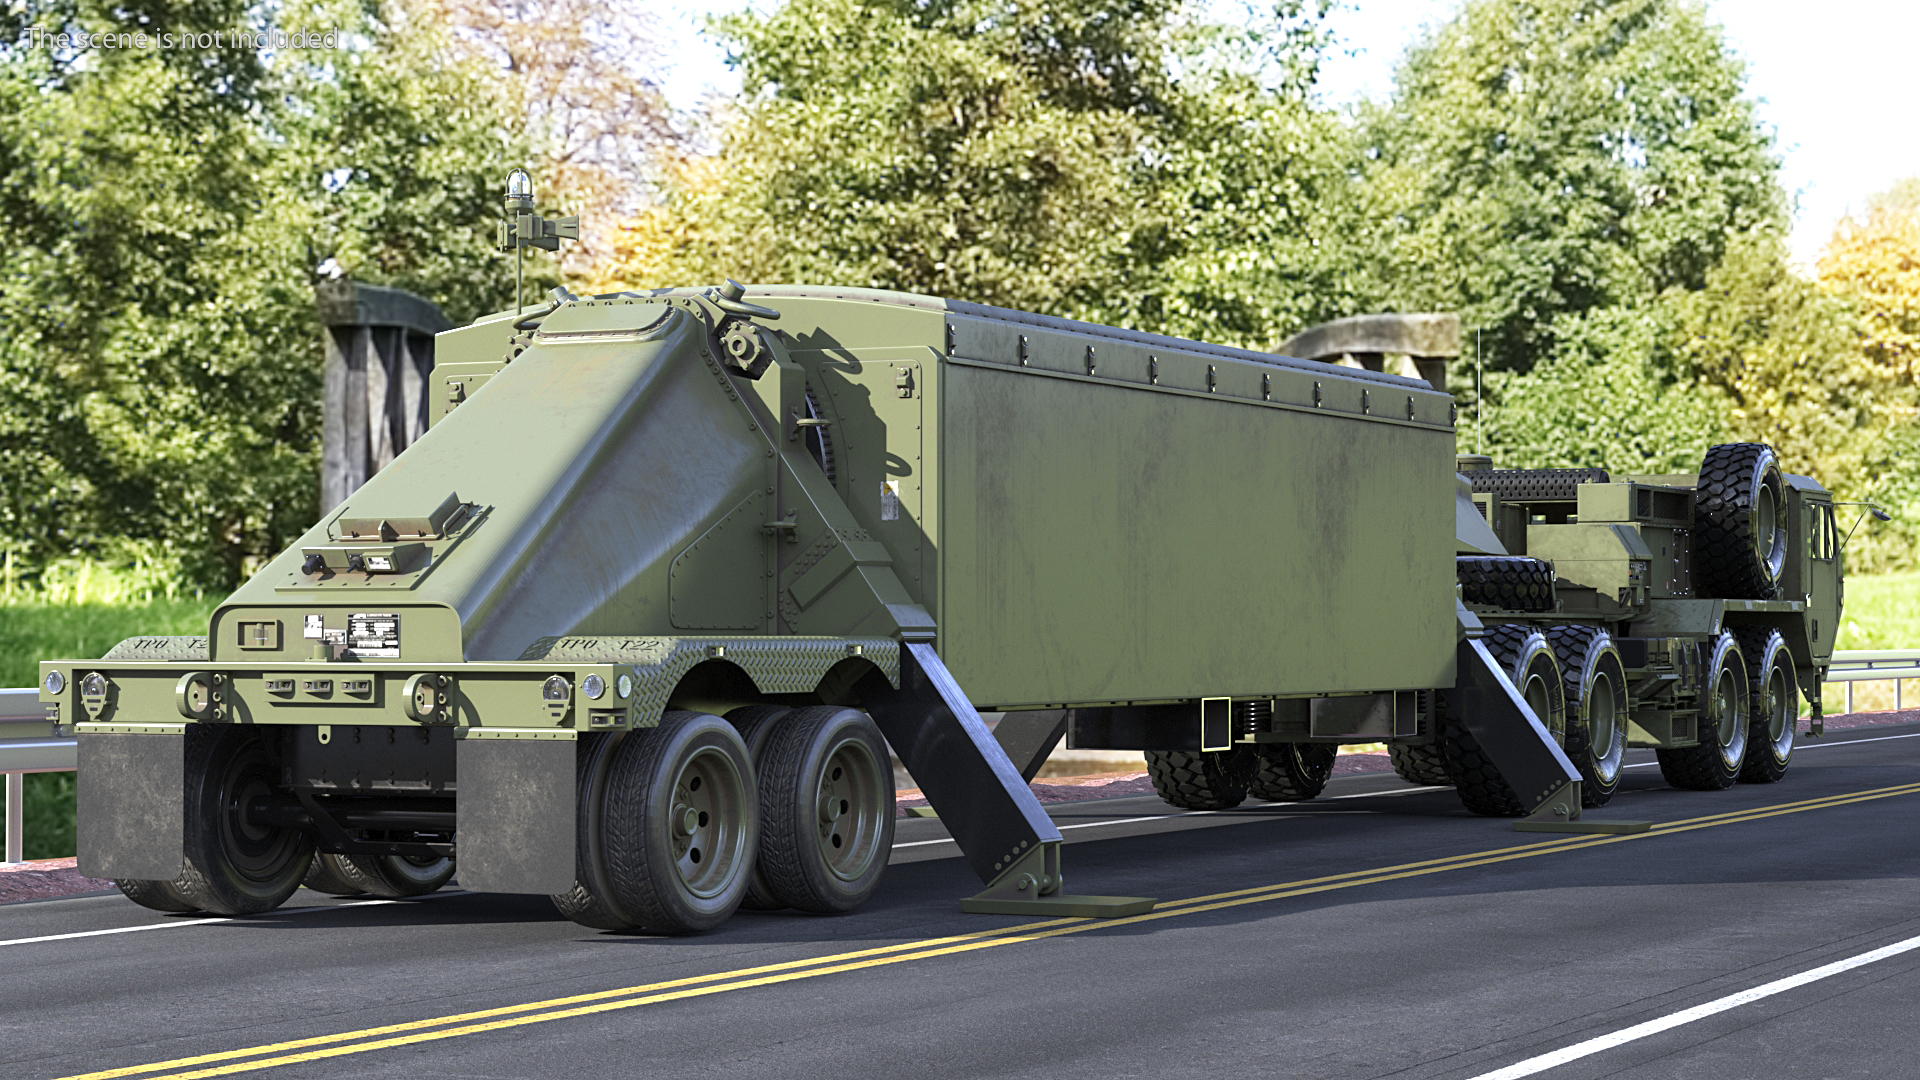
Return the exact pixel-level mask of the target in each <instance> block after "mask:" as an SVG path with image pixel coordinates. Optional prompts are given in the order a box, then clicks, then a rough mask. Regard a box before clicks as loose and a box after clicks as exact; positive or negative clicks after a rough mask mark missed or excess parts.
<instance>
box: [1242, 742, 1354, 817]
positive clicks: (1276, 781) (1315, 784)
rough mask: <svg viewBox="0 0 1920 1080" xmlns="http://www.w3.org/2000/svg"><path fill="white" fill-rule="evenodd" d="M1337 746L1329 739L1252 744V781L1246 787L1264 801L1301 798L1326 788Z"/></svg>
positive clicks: (1313, 795)
mask: <svg viewBox="0 0 1920 1080" xmlns="http://www.w3.org/2000/svg"><path fill="white" fill-rule="evenodd" d="M1339 752H1340V748H1339V747H1338V746H1335V745H1334V744H1332V743H1265V744H1262V745H1258V746H1255V747H1254V748H1253V760H1254V771H1253V782H1252V783H1251V784H1249V785H1247V790H1248V791H1250V792H1252V793H1253V797H1254V798H1256V799H1265V800H1266V801H1268V802H1305V801H1306V800H1308V799H1311V798H1314V797H1316V796H1318V795H1319V794H1320V792H1321V791H1323V790H1325V789H1326V786H1327V778H1328V777H1330V776H1332V775H1333V759H1334V756H1335V755H1337V754H1338V753H1339Z"/></svg>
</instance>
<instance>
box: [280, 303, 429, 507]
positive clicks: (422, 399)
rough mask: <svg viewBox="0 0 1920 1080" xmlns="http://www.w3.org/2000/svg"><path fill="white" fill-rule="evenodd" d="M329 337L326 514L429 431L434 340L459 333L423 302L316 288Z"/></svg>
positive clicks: (323, 462) (323, 427) (323, 464)
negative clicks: (428, 392)
mask: <svg viewBox="0 0 1920 1080" xmlns="http://www.w3.org/2000/svg"><path fill="white" fill-rule="evenodd" d="M314 294H315V299H316V300H317V302H318V303H319V306H320V323H321V325H322V326H324V327H325V328H326V329H325V338H326V349H327V354H326V367H325V368H324V374H323V376H322V394H323V406H322V410H321V422H320V512H321V513H323V514H324V513H326V512H327V511H329V510H332V509H333V508H334V507H336V506H338V505H340V503H341V502H343V501H345V499H346V497H347V496H348V495H351V494H353V492H354V490H355V489H356V488H358V487H359V486H360V485H361V484H364V483H366V481H367V478H368V477H369V476H372V475H373V474H374V473H376V472H379V471H380V470H381V469H382V468H384V467H385V466H386V465H387V463H388V462H390V461H392V460H393V459H394V457H395V456H397V455H398V454H399V453H400V451H402V450H405V449H406V448H407V447H408V446H409V445H410V444H412V442H413V441H414V440H415V439H417V438H419V437H420V433H421V432H423V431H425V430H426V429H427V408H428V401H427V396H426V387H427V376H428V375H429V374H430V373H431V372H432V371H433V335H435V334H437V333H439V332H440V331H442V330H446V329H449V328H451V327H452V325H453V324H452V323H450V322H448V321H447V318H446V316H444V315H442V314H440V309H439V308H437V307H435V306H434V305H433V302H432V301H430V300H427V299H426V298H424V297H420V296H415V295H414V294H413V293H410V292H407V291H405V290H402V289H390V288H386V287H385V286H381V285H361V284H358V283H356V282H353V281H348V280H345V279H340V280H334V281H323V282H321V283H320V284H319V285H317V286H315V287H314Z"/></svg>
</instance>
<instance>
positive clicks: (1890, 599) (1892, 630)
mask: <svg viewBox="0 0 1920 1080" xmlns="http://www.w3.org/2000/svg"><path fill="white" fill-rule="evenodd" d="M1835 647H1836V648H1839V649H1920V572H1915V571H1907V572H1906V573H1902V574H1876V575H1874V576H1872V577H1858V578H1848V579H1847V593H1846V602H1845V606H1844V607H1843V609H1842V611H1841V613H1840V640H1839V641H1838V642H1837V643H1836V644H1835ZM1893 686H1894V684H1893V683H1891V682H1860V683H1854V684H1853V708H1854V711H1856V712H1878V711H1880V710H1883V709H1891V708H1893V705H1894V693H1893ZM1901 687H1902V691H1903V692H1902V700H1901V704H1902V706H1903V707H1906V708H1913V707H1914V706H1915V705H1916V704H1920V679H1907V680H1904V681H1903V682H1902V683H1901ZM1823 696H1824V697H1825V699H1826V701H1827V702H1828V704H1827V711H1828V712H1830V713H1837V712H1840V711H1841V710H1842V709H1845V708H1846V700H1847V688H1846V685H1845V684H1844V683H1829V684H1828V685H1827V688H1826V690H1825V691H1823Z"/></svg>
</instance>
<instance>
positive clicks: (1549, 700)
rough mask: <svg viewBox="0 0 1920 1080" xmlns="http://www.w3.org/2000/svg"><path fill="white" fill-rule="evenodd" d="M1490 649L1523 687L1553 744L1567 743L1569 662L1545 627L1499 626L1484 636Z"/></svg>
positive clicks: (1522, 694) (1523, 694)
mask: <svg viewBox="0 0 1920 1080" xmlns="http://www.w3.org/2000/svg"><path fill="white" fill-rule="evenodd" d="M1482 640H1484V641H1485V642H1486V646H1487V651H1488V652H1490V653H1492V654H1493V658H1494V659H1495V660H1498V661H1499V662H1500V668H1501V670H1503V671H1505V672H1506V673H1507V678H1508V680H1510V681H1511V682H1512V683H1513V688H1514V689H1515V690H1518V691H1520V700H1522V701H1524V702H1526V703H1527V707H1528V708H1530V709H1532V710H1533V715H1534V716H1535V717H1536V718H1538V719H1539V721H1540V724H1541V726H1542V727H1545V728H1546V729H1547V734H1549V735H1551V736H1553V741H1554V744H1555V745H1557V746H1560V747H1562V748H1565V747H1566V745H1567V713H1568V709H1567V702H1568V694H1569V690H1568V686H1569V685H1570V684H1568V683H1567V682H1566V681H1565V678H1564V674H1563V673H1564V672H1565V670H1566V665H1565V664H1564V663H1562V659H1561V656H1560V654H1559V652H1558V650H1556V649H1555V648H1554V646H1553V642H1552V641H1551V640H1549V638H1548V636H1547V634H1546V633H1545V632H1544V631H1541V630H1537V629H1534V628H1533V627H1530V626H1516V625H1512V624H1508V625H1506V626H1496V627H1494V628H1493V629H1492V630H1489V631H1487V636H1486V637H1485V638H1484V639H1482Z"/></svg>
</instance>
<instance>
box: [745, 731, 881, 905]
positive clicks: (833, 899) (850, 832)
mask: <svg viewBox="0 0 1920 1080" xmlns="http://www.w3.org/2000/svg"><path fill="white" fill-rule="evenodd" d="M756 765H764V769H762V771H761V772H760V773H759V778H760V858H759V860H758V871H759V876H760V878H761V880H762V881H764V882H765V883H766V885H767V886H768V888H769V890H770V891H771V893H772V896H773V898H774V899H775V900H776V901H777V903H778V904H779V906H782V907H794V908H799V909H800V910H801V911H816V912H821V913H823V914H825V913H837V912H843V911H852V910H853V909H855V908H857V907H859V906H860V905H861V904H864V903H866V902H867V898H868V897H870V896H872V895H873V890H874V889H875V888H876V887H877V886H878V885H879V884H880V875H881V873H883V872H884V871H885V870H886V868H887V857H888V855H889V854H891V852H892V850H893V813H894V810H893V769H892V766H891V765H889V764H888V755H887V743H886V740H885V739H883V738H882V737H881V735H880V729H879V728H878V727H876V726H874V723H873V720H872V719H870V718H869V717H868V716H867V714H866V713H863V712H860V711H859V710H857V709H847V708H839V707H835V706H823V707H819V708H809V709H798V710H795V711H794V713H793V714H792V715H791V716H789V717H787V718H786V720H785V721H784V722H782V723H780V724H778V725H776V726H775V727H774V729H773V734H772V736H771V737H770V738H769V739H768V740H767V744H766V751H765V754H764V756H763V757H762V758H761V759H760V761H759V762H756Z"/></svg>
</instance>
